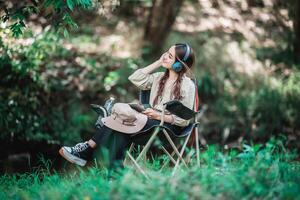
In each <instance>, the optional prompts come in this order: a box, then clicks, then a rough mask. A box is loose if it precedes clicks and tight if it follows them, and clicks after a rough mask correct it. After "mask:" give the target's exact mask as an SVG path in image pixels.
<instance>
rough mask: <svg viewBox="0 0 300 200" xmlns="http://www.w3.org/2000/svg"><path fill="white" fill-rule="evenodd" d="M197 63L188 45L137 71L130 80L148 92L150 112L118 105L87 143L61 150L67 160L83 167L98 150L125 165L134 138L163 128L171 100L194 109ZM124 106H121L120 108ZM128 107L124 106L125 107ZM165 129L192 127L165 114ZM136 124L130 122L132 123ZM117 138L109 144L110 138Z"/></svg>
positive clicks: (181, 46) (178, 118)
mask: <svg viewBox="0 0 300 200" xmlns="http://www.w3.org/2000/svg"><path fill="white" fill-rule="evenodd" d="M193 63H194V52H193V50H192V48H191V47H190V46H189V45H188V44H181V43H180V44H175V45H174V46H171V47H170V48H169V50H168V51H167V52H165V53H164V54H163V55H162V56H161V57H160V59H159V60H157V61H155V62H154V63H152V64H150V65H148V66H147V67H144V68H140V69H137V70H136V71H135V72H134V73H133V74H131V75H130V76H129V77H128V79H129V80H130V81H131V82H132V83H133V84H134V85H136V86H137V87H138V88H140V89H142V90H147V89H148V90H149V89H151V92H150V101H149V104H150V106H151V108H147V109H146V110H144V111H142V112H141V113H138V112H137V111H135V110H133V109H131V107H130V106H128V104H120V103H116V104H115V105H114V107H113V108H112V114H111V115H110V116H108V117H105V118H102V122H103V124H104V125H103V126H102V127H101V128H100V129H98V130H97V132H96V133H95V134H94V136H93V137H92V138H91V139H90V140H88V141H86V142H81V143H78V144H76V145H75V146H74V147H67V146H64V147H62V148H61V149H60V150H59V153H60V154H61V156H63V157H64V158H65V159H66V160H68V161H70V162H72V163H75V164H78V165H80V166H84V165H85V164H86V162H87V161H88V160H91V159H92V157H93V156H92V155H93V151H94V149H95V148H97V147H105V148H108V149H110V151H109V154H110V155H109V156H110V161H111V163H113V164H115V162H117V161H118V162H120V161H121V162H122V161H123V159H124V157H125V152H126V150H127V149H128V147H129V146H130V144H131V143H132V142H133V141H135V138H136V137H137V136H138V135H139V134H140V133H143V135H150V136H151V133H152V128H153V127H155V126H158V125H159V124H160V120H161V119H162V113H161V112H160V111H161V110H162V109H163V104H164V103H166V102H168V101H171V100H175V99H176V100H179V101H180V102H182V104H183V105H184V106H186V107H188V108H190V109H193V106H194V99H195V84H194V82H193V81H192V80H191V79H190V78H188V77H187V76H186V72H187V71H188V70H190V68H191V67H192V66H193ZM161 66H162V67H164V68H166V70H165V72H156V73H151V72H153V71H154V70H156V69H157V68H159V67H161ZM120 105H122V106H120ZM124 105H125V106H124ZM163 117H164V126H165V127H167V128H168V129H170V130H171V131H173V132H174V133H180V131H181V130H182V128H183V127H185V126H187V125H188V124H189V120H184V119H182V118H180V117H178V116H176V115H174V114H171V113H168V112H166V113H165V114H164V116H163ZM131 118H132V119H133V120H130V119H131ZM112 136H113V137H114V138H115V141H114V142H113V147H112V144H109V142H108V141H109V140H111V139H108V138H111V137H112Z"/></svg>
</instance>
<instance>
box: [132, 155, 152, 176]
mask: <svg viewBox="0 0 300 200" xmlns="http://www.w3.org/2000/svg"><path fill="white" fill-rule="evenodd" d="M127 155H128V156H129V158H130V159H131V161H132V162H133V164H134V165H135V167H136V168H137V169H138V170H139V171H140V172H141V173H142V174H143V175H144V176H145V177H146V179H148V180H149V176H148V175H147V174H146V172H144V170H143V169H142V168H141V166H139V164H138V163H137V162H136V161H135V160H134V158H133V157H132V156H131V154H130V153H129V152H128V151H127Z"/></svg>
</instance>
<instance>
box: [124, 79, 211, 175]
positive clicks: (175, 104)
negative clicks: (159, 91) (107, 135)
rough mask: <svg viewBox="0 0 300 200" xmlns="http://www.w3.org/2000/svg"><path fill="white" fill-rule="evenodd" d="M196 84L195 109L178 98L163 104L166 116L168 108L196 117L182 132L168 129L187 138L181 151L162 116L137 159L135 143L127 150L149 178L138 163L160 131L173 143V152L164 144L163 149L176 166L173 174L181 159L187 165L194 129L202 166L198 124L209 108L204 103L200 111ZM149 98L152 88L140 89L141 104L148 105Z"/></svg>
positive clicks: (140, 169) (173, 111)
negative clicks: (187, 147)
mask: <svg viewBox="0 0 300 200" xmlns="http://www.w3.org/2000/svg"><path fill="white" fill-rule="evenodd" d="M195 85H196V95H195V102H194V110H191V109H189V108H188V107H186V106H184V105H183V104H182V103H181V102H179V101H178V100H172V101H169V102H167V103H165V104H164V105H163V110H162V116H164V114H165V111H166V110H168V111H169V112H170V113H171V114H175V115H177V116H178V117H181V118H183V119H185V120H190V119H193V118H194V119H195V121H194V122H193V123H190V124H189V125H188V126H187V127H185V128H184V129H183V130H182V132H181V133H180V134H176V133H174V132H172V131H171V130H170V129H168V130H169V132H170V134H172V136H173V137H176V138H180V139H182V138H185V141H184V143H183V145H182V147H181V150H180V151H179V149H178V148H177V147H176V145H175V143H174V142H173V140H172V138H171V136H170V134H169V133H168V132H167V130H166V129H167V127H165V126H164V119H163V117H162V118H161V122H160V124H159V125H158V126H155V127H154V131H153V133H152V136H151V137H150V139H149V140H148V142H147V143H146V145H145V146H144V148H143V149H142V151H141V152H140V154H139V155H138V157H137V158H136V159H135V158H134V157H133V156H132V154H131V152H132V151H133V148H134V143H133V144H131V146H130V148H129V150H128V151H127V152H126V154H127V156H128V157H129V158H130V160H131V161H132V162H133V164H134V166H135V167H136V168H137V169H138V170H139V171H140V172H141V173H142V174H143V175H144V176H145V177H146V178H149V177H148V175H147V174H146V173H145V171H144V170H143V169H142V168H141V166H140V165H139V164H138V162H139V161H140V160H141V158H143V157H144V156H146V153H147V152H148V150H149V148H150V147H151V145H152V144H153V142H154V140H155V139H156V138H157V136H158V134H159V133H160V131H162V133H163V134H164V136H165V137H166V139H167V141H168V142H169V144H170V145H171V147H172V149H173V153H172V154H170V153H169V152H168V151H167V150H166V149H165V148H164V146H163V145H162V150H163V151H164V152H165V153H166V154H167V155H168V157H169V158H170V160H171V161H172V162H173V163H174V164H175V167H174V169H173V172H172V176H173V175H174V174H175V172H176V170H177V168H178V166H179V164H180V161H181V162H182V164H183V165H184V166H186V167H187V164H186V162H185V160H184V159H183V157H182V156H183V153H184V151H185V149H186V146H187V144H188V141H189V139H190V137H191V135H192V132H193V130H194V134H195V143H196V157H197V165H198V166H199V167H200V149H199V133H198V126H199V125H200V123H199V122H198V120H199V119H200V118H201V117H202V116H203V114H204V112H205V110H206V109H207V106H206V105H204V106H202V108H201V110H200V111H198V110H197V109H198V102H199V99H198V89H197V84H195ZM149 98H150V90H141V91H140V93H139V101H140V103H141V104H143V105H146V106H145V107H148V106H147V105H149ZM174 154H176V155H177V160H175V159H174V158H173V156H172V155H174Z"/></svg>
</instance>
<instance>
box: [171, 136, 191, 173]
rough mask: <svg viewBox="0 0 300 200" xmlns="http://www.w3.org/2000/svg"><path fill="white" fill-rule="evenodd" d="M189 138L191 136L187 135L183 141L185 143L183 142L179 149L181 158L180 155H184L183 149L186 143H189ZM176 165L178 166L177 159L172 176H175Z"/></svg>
mask: <svg viewBox="0 0 300 200" xmlns="http://www.w3.org/2000/svg"><path fill="white" fill-rule="evenodd" d="M190 136H191V134H189V135H188V136H187V137H186V139H185V141H184V143H183V146H182V148H181V150H180V157H182V155H183V153H184V150H185V147H186V145H187V143H188V141H189V139H190ZM178 165H179V159H177V162H176V164H175V167H174V170H173V172H172V176H173V175H174V174H175V172H176V170H177V167H178Z"/></svg>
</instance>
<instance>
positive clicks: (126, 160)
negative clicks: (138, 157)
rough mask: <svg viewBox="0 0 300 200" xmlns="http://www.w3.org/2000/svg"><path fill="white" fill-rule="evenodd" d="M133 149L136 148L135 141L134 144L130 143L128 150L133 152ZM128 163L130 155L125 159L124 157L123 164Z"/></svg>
mask: <svg viewBox="0 0 300 200" xmlns="http://www.w3.org/2000/svg"><path fill="white" fill-rule="evenodd" d="M133 149H134V143H132V144H131V145H130V147H129V150H128V152H129V153H130V154H131V153H132V151H133ZM127 163H128V157H125V159H124V161H123V165H124V166H125V165H127Z"/></svg>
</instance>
